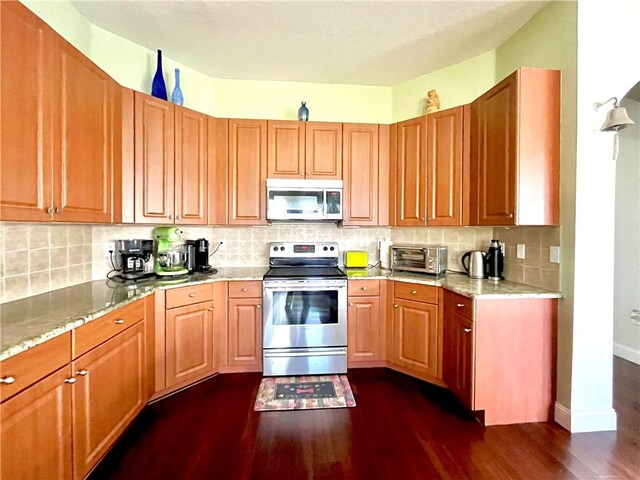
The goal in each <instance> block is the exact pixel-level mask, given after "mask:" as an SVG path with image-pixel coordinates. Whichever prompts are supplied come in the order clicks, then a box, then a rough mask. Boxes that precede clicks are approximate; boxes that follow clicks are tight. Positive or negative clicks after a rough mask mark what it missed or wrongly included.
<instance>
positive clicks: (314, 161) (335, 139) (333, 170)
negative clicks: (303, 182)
mask: <svg viewBox="0 0 640 480" xmlns="http://www.w3.org/2000/svg"><path fill="white" fill-rule="evenodd" d="M304 123H305V137H306V140H305V142H306V148H305V158H306V160H305V177H306V178H314V179H324V180H340V179H342V124H341V123H324V122H304Z"/></svg>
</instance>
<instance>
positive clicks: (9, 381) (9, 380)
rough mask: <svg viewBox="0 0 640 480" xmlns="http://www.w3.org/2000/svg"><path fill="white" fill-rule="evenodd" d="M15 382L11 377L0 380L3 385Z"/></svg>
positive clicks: (14, 378)
mask: <svg viewBox="0 0 640 480" xmlns="http://www.w3.org/2000/svg"><path fill="white" fill-rule="evenodd" d="M15 381H16V377H14V376H13V375H7V376H6V377H2V378H0V383H4V384H5V385H11V384H12V383H13V382H15Z"/></svg>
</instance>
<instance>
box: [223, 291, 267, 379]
mask: <svg viewBox="0 0 640 480" xmlns="http://www.w3.org/2000/svg"><path fill="white" fill-rule="evenodd" d="M227 327H228V328H227V365H228V366H231V367H232V366H243V367H247V368H255V369H259V370H261V369H262V298H230V299H229V316H228V322H227Z"/></svg>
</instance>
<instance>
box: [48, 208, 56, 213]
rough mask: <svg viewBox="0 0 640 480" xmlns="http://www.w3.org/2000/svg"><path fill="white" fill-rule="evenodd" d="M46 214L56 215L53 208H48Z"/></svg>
mask: <svg viewBox="0 0 640 480" xmlns="http://www.w3.org/2000/svg"><path fill="white" fill-rule="evenodd" d="M47 213H48V214H49V215H53V214H54V213H56V209H55V208H53V207H49V208H47Z"/></svg>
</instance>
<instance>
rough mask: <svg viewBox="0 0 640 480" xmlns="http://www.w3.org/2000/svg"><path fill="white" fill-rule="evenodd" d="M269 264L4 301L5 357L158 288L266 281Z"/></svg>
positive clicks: (0, 323) (102, 283) (1, 340)
mask: <svg viewBox="0 0 640 480" xmlns="http://www.w3.org/2000/svg"><path fill="white" fill-rule="evenodd" d="M266 271H267V268H266V267H256V268H251V267H249V268H243V267H239V268H219V269H218V272H217V273H215V274H213V275H212V274H198V273H196V274H193V275H190V276H189V277H187V278H186V279H184V281H181V282H179V283H175V282H172V283H170V282H171V281H169V282H167V281H163V280H158V279H153V280H147V281H141V282H138V283H135V284H130V285H124V284H122V283H118V282H115V281H111V280H96V281H93V282H87V283H81V284H79V285H74V286H71V287H67V288H62V289H60V290H54V291H52V292H48V293H43V294H40V295H34V296H32V297H27V298H23V299H21V300H16V301H14V302H8V303H3V304H0V361H2V360H5V359H7V358H9V357H11V356H13V355H16V354H18V353H20V352H23V351H25V350H28V349H29V348H32V347H35V346H36V345H38V344H40V343H43V342H45V341H47V340H49V339H51V338H54V337H57V336H58V335H62V334H63V333H65V332H68V331H69V330H73V329H74V328H77V327H79V326H81V325H83V324H85V323H88V322H90V321H91V320H94V319H96V318H99V317H101V316H102V315H104V314H105V313H108V312H110V311H112V310H116V309H118V308H120V307H123V306H124V305H126V304H128V303H131V302H134V301H135V300H139V299H140V298H143V297H146V296H147V295H150V294H152V293H153V292H154V291H156V290H165V289H168V288H176V287H184V286H187V285H194V284H199V283H205V282H211V281H225V280H262V276H263V275H264V274H265V273H266Z"/></svg>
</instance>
